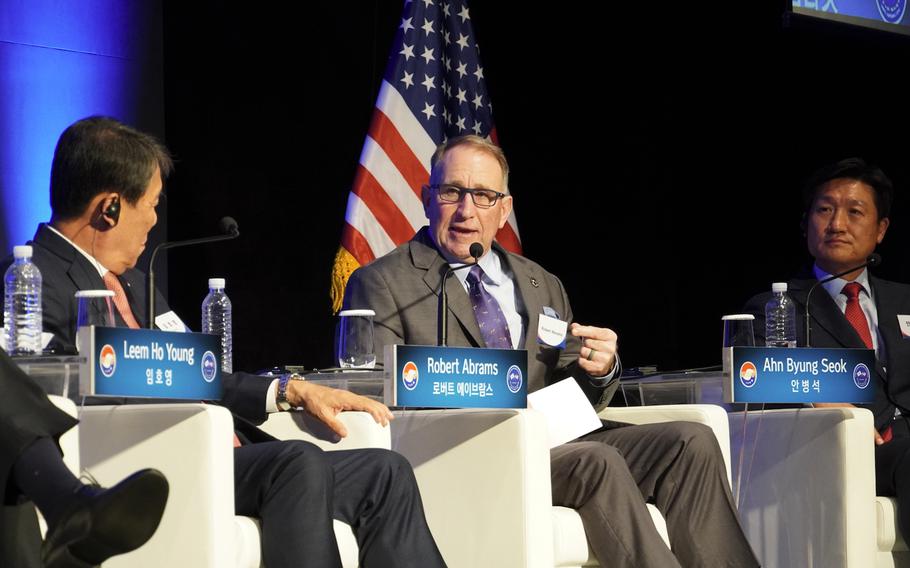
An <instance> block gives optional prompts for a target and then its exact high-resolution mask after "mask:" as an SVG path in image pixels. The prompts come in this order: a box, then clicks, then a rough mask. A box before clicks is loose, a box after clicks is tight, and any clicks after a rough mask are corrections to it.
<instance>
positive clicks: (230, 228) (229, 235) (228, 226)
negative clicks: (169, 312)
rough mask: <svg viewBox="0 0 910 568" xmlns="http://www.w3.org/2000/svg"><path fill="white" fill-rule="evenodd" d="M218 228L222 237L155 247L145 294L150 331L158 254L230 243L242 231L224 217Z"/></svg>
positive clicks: (190, 240) (234, 222) (232, 220)
mask: <svg viewBox="0 0 910 568" xmlns="http://www.w3.org/2000/svg"><path fill="white" fill-rule="evenodd" d="M218 227H219V228H220V229H221V233H222V234H220V235H214V236H211V237H201V238H198V239H188V240H185V241H170V242H165V243H160V244H159V245H158V246H156V247H155V250H153V251H152V257H151V259H150V260H149V268H148V274H147V280H146V286H145V292H146V294H148V300H147V301H146V305H147V306H148V328H149V329H155V258H156V257H157V256H158V252H159V251H162V250H167V249H170V248H177V247H185V246H190V245H201V244H205V243H216V242H218V241H228V240H231V239H236V238H237V237H239V236H240V229H239V228H238V227H237V221H235V220H234V218H233V217H222V218H221V220H220V221H219V222H218Z"/></svg>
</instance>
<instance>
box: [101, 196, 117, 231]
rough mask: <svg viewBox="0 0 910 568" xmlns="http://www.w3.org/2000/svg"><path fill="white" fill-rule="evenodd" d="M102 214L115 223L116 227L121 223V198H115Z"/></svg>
mask: <svg viewBox="0 0 910 568" xmlns="http://www.w3.org/2000/svg"><path fill="white" fill-rule="evenodd" d="M101 214H102V215H104V216H105V217H107V218H108V219H110V220H111V221H113V222H114V224H113V226H115V227H116V226H117V223H118V222H120V198H119V197H116V196H115V197H113V198H112V199H111V202H110V203H109V204H108V206H107V207H105V208H104V210H103V211H102V212H101Z"/></svg>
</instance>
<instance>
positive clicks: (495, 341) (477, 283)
mask: <svg viewBox="0 0 910 568" xmlns="http://www.w3.org/2000/svg"><path fill="white" fill-rule="evenodd" d="M482 276H483V269H482V268H480V267H479V266H476V265H475V266H474V267H472V268H471V270H470V272H468V277H467V279H466V280H467V282H468V295H469V296H471V305H473V306H474V317H475V318H476V319H477V325H478V326H479V327H480V334H481V335H483V342H484V343H486V345H487V347H492V348H494V349H511V348H512V336H511V335H510V334H509V324H508V322H507V321H506V316H505V314H503V313H502V308H500V307H499V302H497V301H496V298H494V297H493V296H492V295H491V294H490V293H489V292H487V289H486V287H484V285H483V282H481V280H480V279H481V277H482Z"/></svg>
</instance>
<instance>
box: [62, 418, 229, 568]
mask: <svg viewBox="0 0 910 568" xmlns="http://www.w3.org/2000/svg"><path fill="white" fill-rule="evenodd" d="M79 420H80V425H79V435H80V450H81V461H82V464H83V466H84V467H85V468H86V469H88V470H89V471H90V472H91V474H92V475H93V476H95V478H96V479H98V481H99V482H101V483H102V484H103V485H111V484H113V483H116V482H117V481H119V480H120V479H122V478H123V477H125V476H127V475H129V474H131V473H133V472H134V471H136V470H138V469H141V468H146V467H154V468H157V469H159V470H161V471H162V472H163V473H164V475H165V476H166V477H167V479H168V482H169V484H170V496H169V498H168V503H167V507H166V508H165V511H164V517H163V518H162V521H161V525H160V526H159V527H158V531H157V532H156V533H155V535H154V536H153V537H152V538H151V540H149V542H148V543H147V544H145V545H144V546H142V547H141V548H139V549H138V550H136V551H134V552H132V553H129V554H124V555H122V556H117V557H115V558H112V559H111V560H109V561H108V562H105V568H112V567H124V568H125V567H130V568H137V567H149V568H151V567H158V566H196V567H208V568H221V567H224V566H232V565H234V564H235V562H236V556H235V551H234V546H233V544H232V540H231V535H233V534H234V530H235V528H234V473H233V471H234V467H233V464H234V457H233V450H232V445H231V437H232V432H233V421H232V419H231V415H230V413H229V412H228V411H227V410H226V409H224V408H222V407H219V406H215V405H205V404H151V405H138V404H136V405H133V404H130V405H123V406H91V407H82V408H81V409H80V411H79Z"/></svg>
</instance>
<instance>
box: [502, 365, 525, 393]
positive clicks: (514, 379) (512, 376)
mask: <svg viewBox="0 0 910 568" xmlns="http://www.w3.org/2000/svg"><path fill="white" fill-rule="evenodd" d="M521 381H522V377H521V369H519V368H518V365H512V366H511V367H509V371H508V372H507V373H506V386H508V387H509V390H510V391H512V393H513V394H514V393H517V392H518V391H520V390H521Z"/></svg>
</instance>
